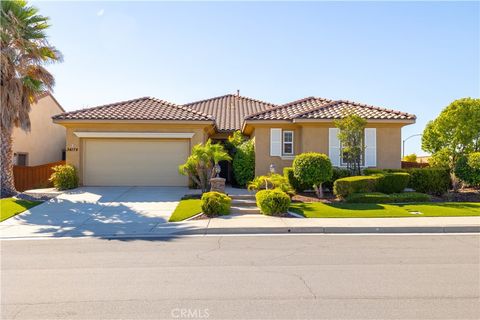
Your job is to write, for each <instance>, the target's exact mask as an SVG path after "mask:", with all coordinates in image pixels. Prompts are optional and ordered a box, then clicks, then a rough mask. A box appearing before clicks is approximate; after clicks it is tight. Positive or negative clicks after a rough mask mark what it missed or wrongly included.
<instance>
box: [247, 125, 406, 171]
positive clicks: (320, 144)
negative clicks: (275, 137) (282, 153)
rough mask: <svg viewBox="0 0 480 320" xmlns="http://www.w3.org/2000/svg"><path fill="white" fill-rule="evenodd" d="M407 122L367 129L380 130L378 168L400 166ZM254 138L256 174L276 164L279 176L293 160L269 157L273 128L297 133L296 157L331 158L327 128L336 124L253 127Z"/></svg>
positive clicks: (372, 126)
mask: <svg viewBox="0 0 480 320" xmlns="http://www.w3.org/2000/svg"><path fill="white" fill-rule="evenodd" d="M404 125H405V124H404V123H368V125H367V128H377V168H392V169H396V168H400V167H401V129H402V126H404ZM251 126H252V127H253V128H250V130H251V132H252V136H254V137H255V174H256V175H263V174H266V173H268V172H269V167H270V164H272V163H273V164H274V165H275V167H276V171H277V172H278V173H282V172H283V168H284V167H289V166H291V165H292V162H293V159H291V157H283V159H282V157H271V156H270V128H282V129H283V130H294V132H295V139H294V140H295V145H294V149H295V154H300V153H302V152H320V153H324V154H326V155H328V128H333V127H334V125H333V123H331V122H330V123H328V122H323V123H298V124H291V125H285V124H271V125H265V124H261V125H251Z"/></svg>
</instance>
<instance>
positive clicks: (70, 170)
mask: <svg viewBox="0 0 480 320" xmlns="http://www.w3.org/2000/svg"><path fill="white" fill-rule="evenodd" d="M52 170H53V173H52V175H51V176H50V179H48V180H49V181H50V182H52V183H53V186H54V187H55V188H57V189H58V190H67V189H74V188H77V187H78V176H77V170H76V169H75V167H73V166H71V165H69V164H65V165H59V166H55V167H53V168H52Z"/></svg>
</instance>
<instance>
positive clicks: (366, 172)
mask: <svg viewBox="0 0 480 320" xmlns="http://www.w3.org/2000/svg"><path fill="white" fill-rule="evenodd" d="M396 172H407V173H408V170H407V169H373V168H367V169H363V170H362V174H363V175H365V176H371V175H374V174H384V173H396Z"/></svg>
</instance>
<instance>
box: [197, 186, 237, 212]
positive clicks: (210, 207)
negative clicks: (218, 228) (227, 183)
mask: <svg viewBox="0 0 480 320" xmlns="http://www.w3.org/2000/svg"><path fill="white" fill-rule="evenodd" d="M231 203H232V199H231V198H230V197H229V196H227V195H225V194H223V193H220V192H216V191H210V192H205V193H204V194H203V195H202V212H203V213H204V214H205V215H207V216H208V217H214V216H219V215H227V214H229V213H230V205H231Z"/></svg>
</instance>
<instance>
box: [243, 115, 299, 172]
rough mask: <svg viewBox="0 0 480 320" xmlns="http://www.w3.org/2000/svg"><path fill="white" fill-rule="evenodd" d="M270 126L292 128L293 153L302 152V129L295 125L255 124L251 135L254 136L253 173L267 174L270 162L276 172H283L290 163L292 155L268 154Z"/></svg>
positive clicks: (284, 128)
mask: <svg viewBox="0 0 480 320" xmlns="http://www.w3.org/2000/svg"><path fill="white" fill-rule="evenodd" d="M270 128H282V129H283V130H293V132H294V133H293V140H294V144H293V147H294V151H295V154H299V153H302V152H303V151H302V144H301V141H302V130H301V127H299V126H296V125H289V124H281V125H272V126H266V125H260V126H255V130H254V131H253V133H252V136H253V137H255V175H257V176H258V175H264V174H267V173H268V172H269V170H270V164H274V165H275V168H276V172H277V173H283V168H284V167H289V166H291V165H292V161H293V157H291V156H290V157H283V158H282V157H271V156H270Z"/></svg>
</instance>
